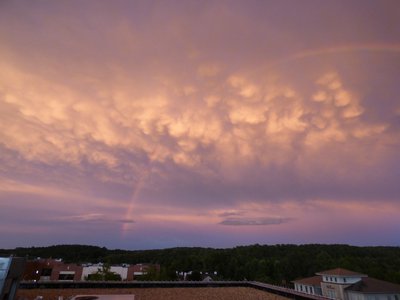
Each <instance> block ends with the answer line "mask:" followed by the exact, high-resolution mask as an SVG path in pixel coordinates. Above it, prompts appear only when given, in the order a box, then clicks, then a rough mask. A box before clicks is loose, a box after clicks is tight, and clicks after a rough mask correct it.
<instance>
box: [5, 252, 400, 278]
mask: <svg viewBox="0 0 400 300" xmlns="http://www.w3.org/2000/svg"><path fill="white" fill-rule="evenodd" d="M9 255H15V256H22V257H29V258H35V257H53V258H62V259H64V260H65V261H66V262H76V263H84V262H92V263H97V262H106V263H108V264H122V263H127V264H137V263H144V262H145V263H153V264H159V265H160V266H161V270H160V272H159V273H158V272H151V270H150V272H149V273H148V274H147V275H146V276H147V277H143V279H145V278H147V279H146V280H176V279H177V275H176V272H177V271H179V272H189V271H192V272H193V271H198V272H202V273H205V272H208V273H209V274H214V272H217V274H218V275H217V276H214V277H215V278H214V279H220V280H243V279H247V280H258V281H264V282H269V283H275V284H282V283H287V284H289V283H290V282H291V281H293V280H294V279H297V278H302V277H307V276H312V275H314V274H315V273H316V272H318V271H323V270H328V269H332V268H337V267H341V268H347V269H350V270H353V271H356V272H361V273H365V274H368V275H369V276H371V277H375V278H378V279H382V280H387V281H391V282H397V283H400V271H399V270H400V247H356V246H349V245H320V244H308V245H258V244H257V245H250V246H240V247H235V248H231V249H213V248H170V249H160V250H140V251H139V250H135V251H128V250H108V249H106V248H104V247H103V248H100V247H95V246H83V245H59V246H51V247H31V248H16V249H12V250H0V256H9Z"/></svg>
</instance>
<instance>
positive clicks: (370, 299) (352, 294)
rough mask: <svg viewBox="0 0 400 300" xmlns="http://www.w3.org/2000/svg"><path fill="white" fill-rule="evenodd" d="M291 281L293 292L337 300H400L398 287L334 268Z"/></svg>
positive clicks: (399, 286)
mask: <svg viewBox="0 0 400 300" xmlns="http://www.w3.org/2000/svg"><path fill="white" fill-rule="evenodd" d="M316 275H317V276H313V277H308V278H303V279H298V280H295V281H293V283H294V286H295V290H296V291H298V292H302V293H306V294H309V295H320V296H324V297H327V298H330V299H337V300H400V285H398V284H394V283H390V282H387V281H383V280H378V279H375V278H371V277H368V275H366V274H361V273H357V272H353V271H350V270H346V269H342V268H336V269H331V270H326V271H322V272H318V273H316Z"/></svg>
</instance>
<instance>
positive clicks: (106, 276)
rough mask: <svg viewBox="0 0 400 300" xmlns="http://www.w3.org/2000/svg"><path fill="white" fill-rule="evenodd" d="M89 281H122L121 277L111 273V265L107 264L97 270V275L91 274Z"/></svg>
mask: <svg viewBox="0 0 400 300" xmlns="http://www.w3.org/2000/svg"><path fill="white" fill-rule="evenodd" d="M87 280H89V281H121V275H119V274H117V273H114V272H111V267H110V265H108V264H106V265H103V267H102V268H101V269H100V268H99V269H98V270H97V272H96V273H93V274H90V275H89V276H88V278H87Z"/></svg>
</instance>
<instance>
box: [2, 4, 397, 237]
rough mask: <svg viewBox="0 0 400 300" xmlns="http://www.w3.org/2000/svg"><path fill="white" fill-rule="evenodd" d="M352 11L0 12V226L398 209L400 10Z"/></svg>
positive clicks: (117, 7) (258, 219)
mask: <svg viewBox="0 0 400 300" xmlns="http://www.w3.org/2000/svg"><path fill="white" fill-rule="evenodd" d="M356 2H357V1H356ZM356 2H349V3H346V5H343V4H340V5H338V4H337V3H336V2H329V3H323V4H322V3H321V4H320V5H321V8H323V9H315V3H313V2H308V1H305V2H304V3H301V4H299V5H295V9H293V7H294V6H293V4H290V8H289V7H287V5H288V4H285V2H279V3H278V2H277V3H274V4H270V3H266V2H265V3H264V2H257V1H254V2H253V1H250V2H246V3H244V2H235V1H233V2H231V3H229V4H227V3H224V2H218V3H214V2H207V3H200V2H199V3H197V2H190V1H188V2H186V1H185V2H184V3H168V4H165V3H164V2H162V1H160V2H157V1H156V2H151V3H147V2H146V3H138V2H135V3H127V2H126V3H125V2H118V3H112V4H111V3H109V2H107V1H101V0H100V1H93V2H91V1H89V2H87V3H86V4H85V5H83V6H82V5H79V7H78V6H77V4H75V3H72V2H69V1H57V2H51V3H50V2H49V3H46V2H43V3H41V4H37V3H36V4H32V3H30V2H29V1H21V2H19V1H17V2H12V3H11V2H7V3H6V2H4V3H1V4H0V6H1V9H0V70H1V71H0V120H1V121H0V201H1V205H2V209H3V210H2V211H4V212H7V215H8V216H7V217H4V218H0V222H1V225H4V226H0V230H1V227H3V228H10V226H9V225H8V224H14V227H13V230H14V231H15V232H19V233H21V232H23V228H24V227H23V226H26V224H28V223H29V224H34V225H35V226H33V225H32V226H31V227H30V229H31V230H32V231H34V230H37V231H38V232H41V233H43V236H44V238H43V239H45V233H48V232H49V231H51V230H52V228H49V226H48V222H54V224H56V223H57V224H62V225H63V226H65V228H67V227H68V228H80V229H81V228H85V227H87V228H90V230H91V231H90V232H91V234H92V233H93V232H96V228H97V227H101V229H102V230H106V229H107V228H108V227H109V229H107V230H109V231H112V230H116V228H117V230H121V227H122V231H123V232H127V233H129V234H131V235H134V236H139V235H140V234H141V232H145V231H146V226H149V228H152V229H151V230H153V231H152V232H153V233H154V232H157V230H162V229H163V228H168V229H170V228H173V227H174V226H175V227H179V228H181V229H182V228H185V229H182V232H185V230H186V228H189V227H190V229H191V230H192V232H194V231H195V230H197V229H198V228H206V227H207V226H211V225H208V224H212V226H213V227H212V226H211V227H207V230H208V232H211V231H212V230H209V229H211V228H212V229H213V230H215V231H218V234H220V236H224V235H225V234H226V233H227V232H230V230H232V231H234V230H235V231H243V232H247V233H248V232H250V230H251V231H252V232H257V234H262V233H261V231H263V230H271V231H272V230H276V233H278V231H280V232H284V230H286V229H287V228H289V227H290V226H292V227H291V228H292V229H296V228H302V229H303V230H306V229H307V228H311V227H312V228H316V227H318V226H316V223H312V222H311V221H310V216H312V218H313V220H318V222H321V224H325V223H324V222H326V220H327V219H329V209H325V208H326V206H324V205H328V206H329V208H330V209H332V210H334V211H335V217H340V216H341V215H340V213H339V211H340V209H339V208H337V207H336V206H335V205H334V204H335V203H336V205H339V206H340V205H341V206H342V207H345V206H346V205H348V203H351V205H350V206H349V207H347V206H346V207H347V208H348V209H349V210H348V211H351V212H352V213H354V215H356V213H355V212H356V211H357V210H363V209H362V208H363V207H364V210H363V211H364V212H365V213H366V212H368V213H369V210H368V209H367V207H368V205H372V204H374V205H375V204H376V203H378V202H379V201H380V202H382V203H384V204H385V205H388V207H389V206H390V205H394V204H395V203H396V202H397V200H398V195H399V188H398V183H397V181H396V179H397V178H398V175H399V174H398V170H399V168H400V162H399V159H398V149H399V147H400V142H399V141H400V127H399V111H400V108H399V104H398V102H399V101H397V100H398V95H399V89H398V83H397V81H396V80H395V79H396V78H398V77H399V70H400V66H399V65H398V61H399V60H398V57H399V53H400V50H399V49H400V48H399V41H398V37H399V36H400V32H399V29H398V28H400V26H393V24H397V23H398V20H399V16H398V14H397V11H398V10H397V9H395V8H397V6H398V4H397V3H396V2H391V1H386V2H385V4H382V5H375V4H374V5H371V4H368V3H363V9H361V10H360V9H359V4H358V3H356ZM355 3H356V4H357V5H355ZM311 8H312V9H311ZM371 11H373V14H372V15H373V16H374V17H373V18H371ZM327 12H329V13H327ZM332 16H335V17H334V18H333V17H332ZM316 24H318V26H316ZM299 28H301V31H299ZM321 28H324V30H321ZM389 204H390V205H389ZM358 205H359V206H358ZM41 208H43V209H41ZM356 208H357V209H356ZM27 210H30V211H32V212H34V213H32V214H29V213H28V211H27ZM310 211H312V212H313V213H312V214H311V213H310ZM389 211H390V209H389V208H387V207H386V206H385V209H383V210H382V211H380V214H381V215H384V214H387V213H388V212H389ZM319 214H322V215H324V217H326V218H325V219H324V218H319V217H318V216H319ZM332 215H333V213H332ZM13 216H15V217H13ZM49 216H51V217H49ZM271 216H272V217H271ZM274 216H284V217H274ZM357 216H358V214H357ZM18 218H19V219H21V220H24V222H21V224H19V225H18V224H15V221H14V219H18ZM352 219H355V218H352V216H351V214H348V215H346V220H352ZM43 220H45V221H43ZM46 220H47V221H46ZM132 220H135V221H134V222H133V221H132ZM362 221H363V222H364V223H365V222H366V219H365V220H364V219H363V220H362ZM46 222H47V223H46ZM307 222H311V223H312V224H311V223H310V224H311V225H309V223H307ZM74 223H77V224H78V225H79V226H78V225H77V226H76V227H71V226H72V225H71V224H74ZM364 223H363V224H364ZM171 224H172V225H171ZM218 224H221V225H239V226H237V227H235V228H234V226H218ZM272 224H281V225H282V226H264V227H263V226H240V225H272ZM307 224H308V225H307ZM387 224H388V223H387ZM17 225H18V226H19V227H18V226H17ZM66 225H67V226H66ZM97 225H101V226H97ZM167 225H168V226H170V227H168V226H167ZM297 226H298V227H297ZM301 226H304V227H301ZM307 226H309V227H307ZM382 226H383V225H382ZM238 227H240V228H238ZM294 227H296V228H294ZM33 228H34V229H33ZM233 228H234V229H233ZM260 228H261V229H260ZM318 228H319V227H318ZM278 229H279V230H278ZM328 229H329V228H328ZM385 229H387V228H385ZM389 229H390V228H389ZM3 230H4V229H3ZM88 230H89V229H88ZM258 230H259V231H258ZM70 231H71V230H70ZM54 232H56V229H54ZM99 232H100V231H99ZM171 232H174V230H171ZM66 233H67V234H68V232H67V231H66ZM271 233H272V232H269V234H271ZM297 233H298V232H297ZM82 234H83V233H82ZM185 234H187V235H190V233H182V235H185ZM290 234H291V233H290V232H289V231H287V232H285V236H286V237H290ZM101 236H102V235H101V234H100V233H99V237H100V238H101ZM110 236H113V237H114V236H119V235H118V234H115V232H112V234H110ZM143 236H145V235H143ZM248 236H251V235H248ZM259 236H261V235H259ZM269 236H271V235H269ZM276 236H277V237H279V236H280V235H278V234H277V235H276ZM297 236H300V235H297ZM168 237H170V236H169V235H168ZM186 237H187V236H186ZM82 238H83V240H84V237H82ZM71 239H73V237H71ZM143 239H144V240H143V243H145V242H149V241H148V240H146V238H143ZM182 239H183V240H184V238H182ZM171 240H174V239H173V237H172V239H171ZM177 240H179V241H180V239H177ZM204 240H206V239H204ZM217 240H218V238H217ZM255 240H256V239H255ZM246 241H249V240H246Z"/></svg>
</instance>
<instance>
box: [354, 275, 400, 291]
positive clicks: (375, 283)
mask: <svg viewBox="0 0 400 300" xmlns="http://www.w3.org/2000/svg"><path fill="white" fill-rule="evenodd" d="M346 291H354V292H362V293H400V285H399V284H395V283H391V282H387V281H383V280H379V279H375V278H371V277H365V278H363V279H362V280H361V281H359V282H357V283H356V284H353V285H352V286H349V287H347V288H346Z"/></svg>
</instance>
